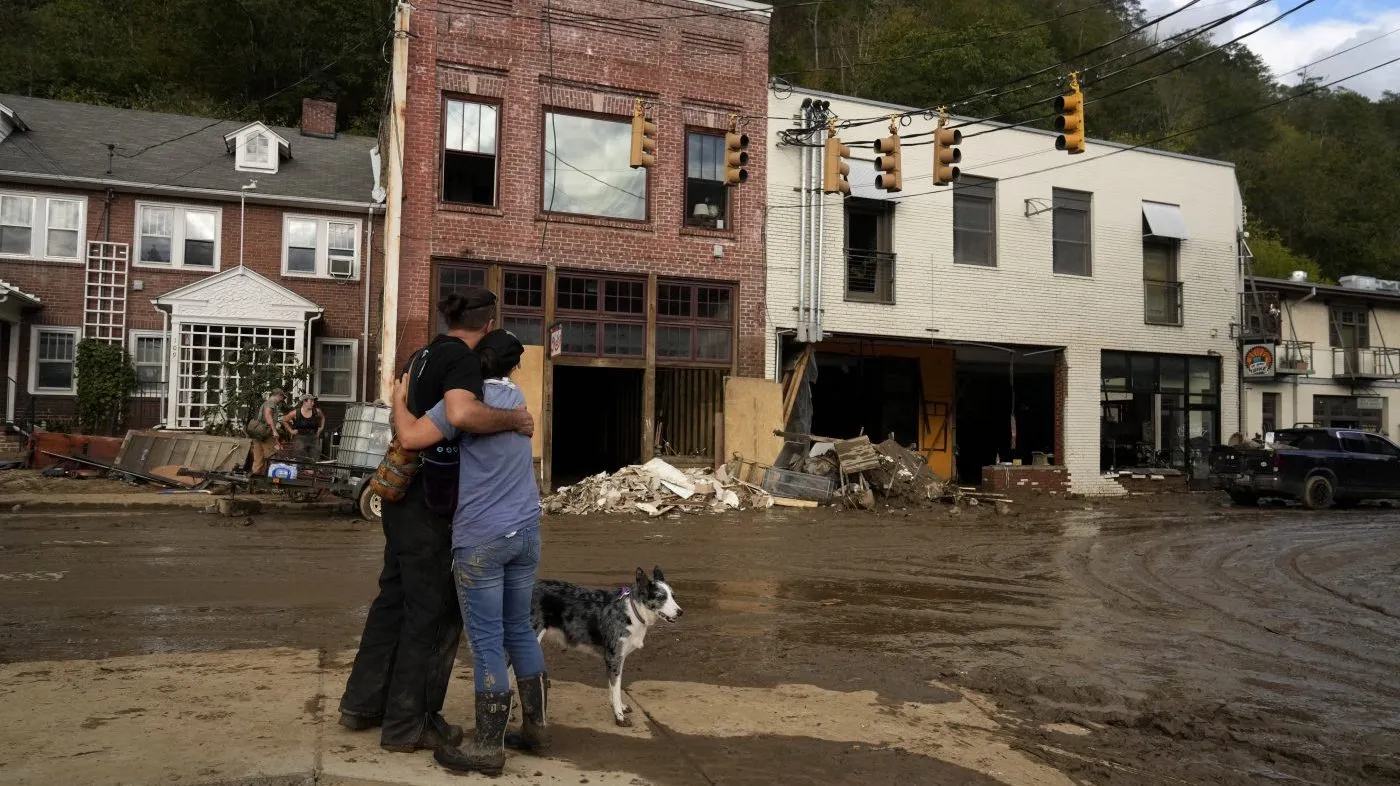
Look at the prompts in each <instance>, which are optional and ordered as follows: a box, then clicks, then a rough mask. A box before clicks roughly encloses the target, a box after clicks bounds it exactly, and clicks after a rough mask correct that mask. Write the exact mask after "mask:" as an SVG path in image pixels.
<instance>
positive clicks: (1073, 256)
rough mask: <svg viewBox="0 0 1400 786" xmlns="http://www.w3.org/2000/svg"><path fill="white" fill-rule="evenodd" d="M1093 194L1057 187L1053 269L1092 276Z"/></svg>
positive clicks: (1070, 273) (1068, 273)
mask: <svg viewBox="0 0 1400 786" xmlns="http://www.w3.org/2000/svg"><path fill="white" fill-rule="evenodd" d="M1092 199H1093V196H1092V195H1091V194H1086V193H1084V192H1083V191H1067V190H1065V189H1062V188H1057V189H1055V190H1054V211H1053V212H1054V230H1053V231H1054V240H1053V243H1054V249H1053V250H1054V263H1053V264H1054V271H1055V272H1056V273H1058V274H1061V275H1068V276H1091V275H1093V273H1094V267H1093V256H1092V253H1091V249H1090V244H1089V237H1090V235H1089V206H1090V203H1091V200H1092Z"/></svg>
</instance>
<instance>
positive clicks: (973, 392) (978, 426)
mask: <svg viewBox="0 0 1400 786" xmlns="http://www.w3.org/2000/svg"><path fill="white" fill-rule="evenodd" d="M1047 357H1048V356H1047ZM1013 393H1014V395H1013ZM1013 401H1014V408H1015V434H1014V437H1013V434H1012V409H1013ZM954 411H955V413H956V421H957V428H956V429H955V431H954V434H955V435H956V445H957V468H958V482H960V483H964V484H966V485H970V486H976V485H980V484H981V483H982V468H983V467H989V466H992V465H993V464H996V463H997V461H1014V460H1016V459H1020V460H1021V462H1022V463H1023V464H1030V463H1031V460H1032V458H1033V455H1032V454H1034V453H1054V452H1055V375H1054V368H1053V366H1049V367H1047V366H1046V364H1045V363H1043V362H1041V363H1039V364H1035V365H1032V364H1031V363H1030V362H1028V361H1026V360H1017V363H1016V372H1015V381H1014V385H1013V381H1012V375H1011V368H1010V364H1009V362H1005V361H1004V362H1001V363H986V362H976V363H963V362H959V363H958V369H957V402H956V404H955V408H954ZM1055 460H1057V461H1063V458H1062V457H1060V456H1056V457H1055Z"/></svg>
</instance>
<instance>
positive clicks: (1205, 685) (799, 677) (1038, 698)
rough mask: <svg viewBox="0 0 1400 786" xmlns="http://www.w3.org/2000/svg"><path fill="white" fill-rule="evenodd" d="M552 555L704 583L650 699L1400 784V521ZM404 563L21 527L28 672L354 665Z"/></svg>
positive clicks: (772, 735)
mask: <svg viewBox="0 0 1400 786" xmlns="http://www.w3.org/2000/svg"><path fill="white" fill-rule="evenodd" d="M545 537H546V548H545V569H544V573H545V574H546V575H548V576H551V577H557V578H562V579H566V580H571V581H577V582H581V583H586V584H592V585H597V586H620V585H622V584H623V583H626V582H627V581H628V580H629V576H630V575H631V573H632V571H633V569H634V568H636V567H638V566H642V567H645V568H647V569H650V568H651V566H652V565H661V566H662V567H663V568H664V569H665V571H666V574H667V578H668V580H670V582H671V583H672V584H673V585H674V586H675V588H676V592H677V595H678V599H679V600H680V602H681V603H682V605H683V606H684V607H685V609H686V615H685V617H684V618H683V620H682V622H681V623H680V624H679V625H676V626H673V627H665V628H662V629H659V630H657V631H655V632H654V633H653V635H652V637H651V638H649V639H648V640H647V647H646V649H645V650H644V651H642V652H641V653H639V654H638V655H637V656H634V658H632V659H629V661H628V664H627V675H626V681H627V682H631V681H634V680H654V681H665V680H675V681H686V682H691V683H705V684H712V685H722V686H732V687H735V688H772V687H774V686H778V685H785V684H798V685H812V686H817V687H818V688H822V689H826V690H831V691H860V690H869V691H874V692H876V693H877V694H878V696H879V697H880V699H881V701H882V702H888V704H889V707H890V712H891V713H898V711H899V707H900V705H901V703H903V702H946V701H949V700H951V699H952V698H953V697H954V695H955V694H954V693H953V692H952V691H950V690H949V689H948V687H940V685H942V686H952V687H953V688H961V689H964V690H967V691H972V692H975V694H978V695H980V696H982V697H986V698H987V699H990V701H991V702H993V703H994V705H995V708H996V717H997V720H998V722H999V723H1001V724H1002V727H1001V728H1002V729H1003V731H1004V733H1005V735H1007V741H1009V742H1011V743H1012V744H1013V745H1014V746H1015V747H1016V748H1017V749H1019V750H1020V751H1022V752H1023V753H1026V754H1028V755H1030V756H1032V757H1034V758H1035V759H1037V760H1039V761H1041V762H1043V763H1045V764H1046V765H1049V766H1051V767H1053V768H1055V769H1058V770H1060V771H1062V772H1064V773H1066V774H1067V775H1069V776H1070V777H1071V778H1072V779H1074V780H1075V781H1077V782H1081V783H1095V784H1139V783H1141V784H1181V783H1189V784H1214V783H1219V784H1245V783H1280V782H1291V783H1320V784H1362V783H1366V784H1370V783H1376V784H1382V783H1396V782H1400V513H1397V512H1392V511H1385V510H1369V511H1354V512H1348V513H1331V514H1326V515H1313V514H1307V513H1303V512H1301V511H1291V510H1250V511H1239V510H1231V509H1226V508H1222V507H1220V506H1219V504H1218V502H1217V501H1215V500H1213V499H1212V500H1208V499H1205V498H1199V497H1198V498H1191V499H1177V500H1167V499H1164V500H1156V501H1150V502H1141V501H1134V502H1128V503H1117V502H1115V503H1093V504H1080V505H1074V506H1069V507H1066V508H1065V509H1062V510H1059V511H1055V512H1043V513H1040V514H1034V515H1022V516H1015V517H997V516H993V515H987V514H974V515H962V516H957V517H953V516H948V515H946V514H945V513H944V512H943V511H938V512H935V513H916V514H911V515H903V514H886V515H879V516H870V515H858V516H852V515H849V514H842V513H836V512H825V511H823V512H815V513H814V512H810V511H802V512H800V513H790V512H775V513H770V514H761V515H748V516H733V517H690V518H685V519H656V520H647V519H623V520H618V519H608V518H601V517H592V518H582V519H573V518H569V519H566V518H552V519H548V520H547V521H546V532H545ZM381 545H382V537H381V536H380V534H379V533H378V532H377V531H376V530H375V529H373V528H371V527H369V526H367V525H365V524H364V523H362V522H358V521H355V520H352V519H348V518H344V517H315V518H292V519H281V520H277V519H274V518H272V517H267V516H260V517H257V518H256V519H255V520H252V521H251V523H249V522H248V521H245V520H242V519H233V520H230V519H223V518H218V517H215V516H205V515H197V514H129V513H128V514H104V513H81V514H69V513H53V514H43V515H29V514H23V513H20V514H14V513H6V514H4V522H3V525H0V662H10V663H13V662H21V661H31V660H65V659H79V658H82V659H89V658H107V657H113V656H120V655H134V654H143V653H160V652H204V651H221V650H230V649H250V648H263V647H274V646H292V647H300V648H314V649H320V650H323V651H325V652H328V653H336V652H342V651H344V650H345V649H347V648H350V647H353V645H354V641H355V637H356V636H357V635H358V633H359V628H360V625H361V623H362V620H363V614H364V610H365V606H366V604H367V603H368V602H369V601H370V600H371V597H372V594H373V590H374V577H375V572H376V569H377V562H378V559H379V549H380V548H381ZM546 655H547V657H548V658H549V660H550V665H551V671H552V673H553V674H554V676H556V678H559V679H564V680H573V681H578V682H583V683H590V684H591V683H598V684H601V681H602V675H601V666H600V665H598V664H597V663H596V662H594V661H591V660H589V659H586V658H583V657H579V656H575V655H573V654H561V653H558V652H555V651H547V653H546ZM459 657H463V658H466V657H468V656H467V653H466V649H465V647H464V648H463V651H462V655H461V656H459ZM676 734H678V735H680V734H681V733H680V732H676ZM691 743H692V744H691V746H690V750H691V751H692V754H691V755H692V756H694V755H700V756H703V757H705V758H707V759H709V760H710V761H712V762H719V763H721V764H720V765H717V766H720V769H721V770H722V771H726V772H727V774H726V776H725V777H723V778H718V779H715V780H714V781H713V782H720V781H722V782H724V783H760V782H764V783H798V782H812V783H816V782H821V783H893V782H895V781H896V780H899V781H905V782H909V783H925V782H938V783H996V782H998V781H997V779H996V778H995V777H992V776H991V775H988V774H986V773H977V772H973V771H971V770H964V769H961V768H952V769H948V768H947V766H946V765H944V764H943V763H942V762H938V761H937V760H935V759H930V758H928V757H924V756H911V755H908V754H907V753H906V752H903V751H900V750H898V749H896V748H894V747H855V748H852V747H849V746H846V747H842V746H833V745H832V744H831V743H828V742H821V741H818V740H814V739H807V738H805V737H801V736H795V735H789V734H786V733H785V729H784V728H782V727H781V724H777V727H776V728H772V729H769V730H766V732H765V733H763V734H761V735H755V736H754V737H753V738H752V739H749V740H747V741H746V742H745V743H744V744H739V743H736V742H735V740H734V739H733V738H727V739H710V738H699V737H697V738H696V739H694V740H691ZM601 755H604V754H602V753H600V756H601ZM607 755H612V756H623V757H625V756H626V755H627V752H626V751H625V750H615V751H611V752H609V753H608V754H607ZM726 766H727V770H726V769H725V768H726ZM940 768H941V769H940ZM934 774H938V775H937V777H936V778H934V780H929V779H930V778H932V777H934ZM993 775H994V774H993ZM653 780H654V781H655V782H658V783H667V782H669V781H670V779H669V778H668V777H667V776H666V775H665V774H660V773H658V774H654V776H653ZM675 782H677V783H679V782H683V781H681V780H676V781H675Z"/></svg>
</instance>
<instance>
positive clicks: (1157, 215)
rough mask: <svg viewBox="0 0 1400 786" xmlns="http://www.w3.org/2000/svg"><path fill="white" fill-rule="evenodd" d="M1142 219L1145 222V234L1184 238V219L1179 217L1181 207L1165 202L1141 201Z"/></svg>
mask: <svg viewBox="0 0 1400 786" xmlns="http://www.w3.org/2000/svg"><path fill="white" fill-rule="evenodd" d="M1142 220H1143V221H1144V222H1146V223H1147V234H1149V235H1152V236H1153V237H1170V238H1175V239H1177V240H1185V239H1186V221H1185V219H1183V218H1182V217H1181V208H1180V207H1179V206H1177V205H1168V204H1166V203H1165V202H1143V203H1142Z"/></svg>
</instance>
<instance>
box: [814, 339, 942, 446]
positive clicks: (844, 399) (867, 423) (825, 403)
mask: <svg viewBox="0 0 1400 786" xmlns="http://www.w3.org/2000/svg"><path fill="white" fill-rule="evenodd" d="M817 365H818V368H819V369H820V372H819V373H818V374H817V383H816V384H815V385H814V386H813V387H812V409H813V416H812V433H813V434H818V435H820V436H823V437H833V438H837V439H849V438H851V437H854V436H856V435H858V434H861V433H862V430H863V433H865V434H866V435H867V436H869V437H870V439H871V440H872V441H874V442H880V441H882V440H884V439H885V438H886V437H888V436H889V435H890V434H891V433H893V434H894V436H895V439H897V440H898V441H899V443H900V444H901V445H916V444H918V442H919V423H920V422H921V421H922V416H921V413H920V407H921V405H922V403H923V396H922V391H921V389H920V387H921V382H920V377H919V361H918V360H917V359H914V358H896V357H861V356H857V355H840V354H836V353H834V352H827V353H820V354H818V355H817Z"/></svg>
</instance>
